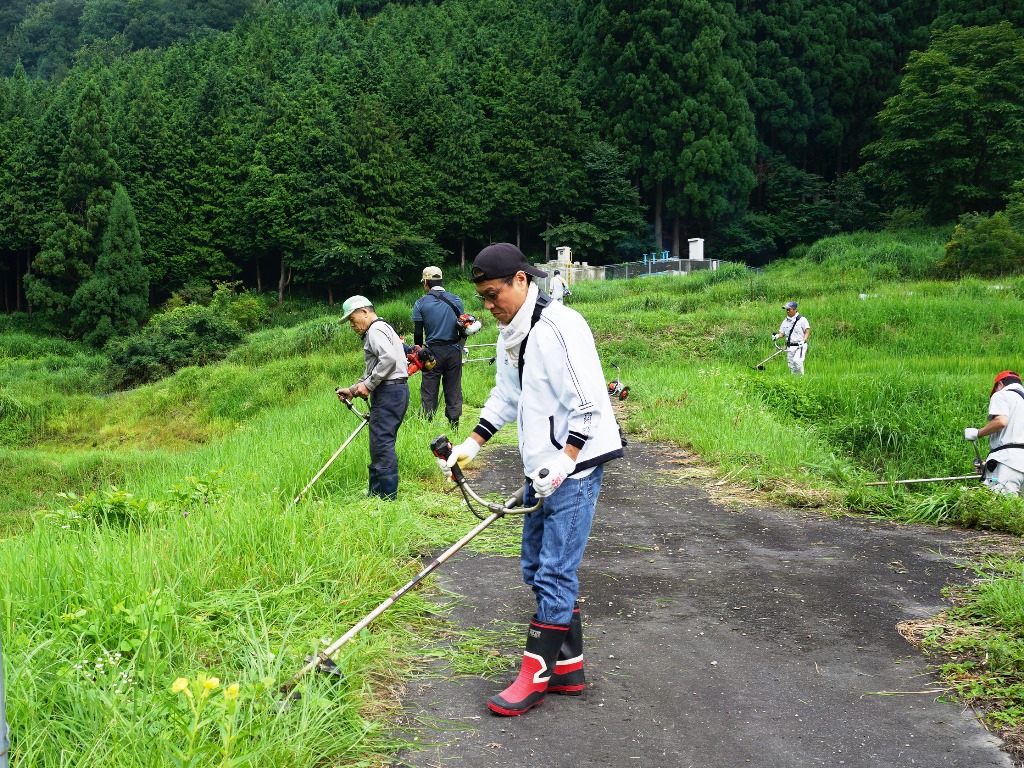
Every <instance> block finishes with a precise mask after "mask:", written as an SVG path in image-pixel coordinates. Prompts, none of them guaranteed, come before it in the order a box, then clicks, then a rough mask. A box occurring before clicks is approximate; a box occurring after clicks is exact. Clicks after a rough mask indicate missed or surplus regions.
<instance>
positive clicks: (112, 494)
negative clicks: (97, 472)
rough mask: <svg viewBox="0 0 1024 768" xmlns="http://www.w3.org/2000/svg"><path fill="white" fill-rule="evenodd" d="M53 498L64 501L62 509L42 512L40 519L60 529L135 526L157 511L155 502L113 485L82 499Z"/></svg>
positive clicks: (73, 496)
mask: <svg viewBox="0 0 1024 768" xmlns="http://www.w3.org/2000/svg"><path fill="white" fill-rule="evenodd" d="M57 498H58V499H62V500H64V501H65V502H66V504H65V506H62V507H57V508H56V509H53V510H50V511H48V512H45V513H43V515H42V519H43V521H44V522H46V523H49V524H51V525H54V526H56V527H57V528H61V529H64V530H82V529H85V528H89V527H92V526H97V525H108V526H116V527H120V528H127V527H129V526H135V527H139V526H142V525H144V524H146V523H147V522H149V521H150V519H151V518H152V517H153V516H154V515H155V514H156V513H158V512H159V511H160V509H161V507H160V505H159V504H157V503H156V502H155V501H150V500H148V499H142V498H139V497H137V496H134V495H133V494H131V493H128V492H127V491H122V490H119V489H118V488H117V487H116V486H110V490H106V491H93V492H92V493H88V494H86V495H85V496H78V495H77V494H74V493H58V494H57Z"/></svg>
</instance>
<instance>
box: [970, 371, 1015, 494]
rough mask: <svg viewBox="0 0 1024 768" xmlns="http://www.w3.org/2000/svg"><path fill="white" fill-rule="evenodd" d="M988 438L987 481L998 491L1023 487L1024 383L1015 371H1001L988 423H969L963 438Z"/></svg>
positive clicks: (990, 398) (989, 402)
mask: <svg viewBox="0 0 1024 768" xmlns="http://www.w3.org/2000/svg"><path fill="white" fill-rule="evenodd" d="M979 437H987V438H988V445H989V451H988V461H986V462H985V469H986V473H985V485H986V486H987V487H989V488H991V489H992V490H993V491H995V492H996V493H1016V494H1018V495H1019V494H1020V493H1021V491H1022V489H1024V386H1022V385H1021V379H1020V376H1019V375H1018V374H1017V373H1016V372H1015V371H1000V372H999V374H998V375H996V380H995V384H993V385H992V392H991V394H990V396H989V401H988V423H987V424H986V425H985V426H983V427H981V428H976V427H967V428H966V429H965V430H964V439H965V440H970V441H972V442H973V441H975V440H977V439H978V438H979Z"/></svg>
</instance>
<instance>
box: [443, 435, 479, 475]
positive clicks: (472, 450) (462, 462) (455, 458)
mask: <svg viewBox="0 0 1024 768" xmlns="http://www.w3.org/2000/svg"><path fill="white" fill-rule="evenodd" d="M478 453H480V443H478V442H477V441H476V440H474V439H473V438H472V437H467V438H466V439H465V440H463V441H462V442H461V443H459V444H458V445H456V446H455V447H454V448H452V455H451V456H449V457H448V461H446V462H445V464H444V466H445V469H448V470H450V469H451V468H452V467H454V466H455V464H456V463H458V465H459V469H465V467H466V465H467V464H469V462H471V461H472V460H473V459H475V458H476V455H477V454H478Z"/></svg>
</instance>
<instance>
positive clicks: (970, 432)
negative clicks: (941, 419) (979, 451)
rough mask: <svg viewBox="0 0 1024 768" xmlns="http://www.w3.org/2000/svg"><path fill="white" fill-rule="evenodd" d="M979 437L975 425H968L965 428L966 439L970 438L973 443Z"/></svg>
mask: <svg viewBox="0 0 1024 768" xmlns="http://www.w3.org/2000/svg"><path fill="white" fill-rule="evenodd" d="M977 439H978V430H977V429H976V428H975V427H967V429H965V430H964V440H970V441H971V442H972V443H973V442H974V441H975V440H977Z"/></svg>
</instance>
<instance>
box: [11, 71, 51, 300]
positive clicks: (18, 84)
mask: <svg viewBox="0 0 1024 768" xmlns="http://www.w3.org/2000/svg"><path fill="white" fill-rule="evenodd" d="M7 85H9V88H8V91H7V94H6V98H4V99H3V109H2V113H0V115H2V118H0V147H3V150H2V152H0V280H2V285H0V293H2V304H3V309H4V310H5V311H7V312H11V311H14V310H17V309H23V308H24V307H23V302H22V293H21V281H22V277H23V276H24V275H25V273H26V271H27V268H28V265H29V263H30V262H31V259H32V257H33V256H34V255H35V253H36V250H37V249H38V246H37V239H38V233H39V231H40V230H41V228H42V226H43V223H44V221H45V217H46V199H45V197H44V187H42V185H40V184H38V183H36V182H37V180H38V179H39V178H40V177H41V176H42V175H43V169H42V167H41V163H40V160H39V157H38V155H37V153H36V148H35V141H34V136H35V133H36V124H37V122H38V119H37V116H36V107H35V99H34V97H33V94H32V93H31V87H30V85H29V82H28V78H27V76H26V74H25V69H24V68H23V67H22V66H21V65H20V64H19V65H18V67H17V68H16V70H15V73H14V77H13V78H11V80H10V82H9V83H8V84H7Z"/></svg>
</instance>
